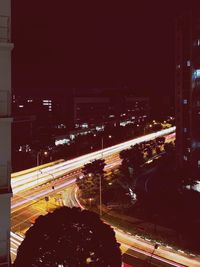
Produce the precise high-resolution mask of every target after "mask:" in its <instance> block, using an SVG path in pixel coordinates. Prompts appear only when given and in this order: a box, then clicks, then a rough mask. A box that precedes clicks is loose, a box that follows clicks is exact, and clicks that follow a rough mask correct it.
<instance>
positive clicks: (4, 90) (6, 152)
mask: <svg viewBox="0 0 200 267" xmlns="http://www.w3.org/2000/svg"><path fill="white" fill-rule="evenodd" d="M10 18H11V7H10V0H0V266H2V267H8V266H10V264H9V261H10V198H11V194H12V192H11V186H10V174H11V123H12V118H11V105H10V103H11V50H12V48H13V44H12V43H11V40H10Z"/></svg>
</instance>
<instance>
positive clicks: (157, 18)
mask: <svg viewBox="0 0 200 267" xmlns="http://www.w3.org/2000/svg"><path fill="white" fill-rule="evenodd" d="M116 2H117V3H118V4H117V3H116ZM138 2H139V3H140V4H138ZM134 3H135V4H134ZM136 3H137V4H136ZM177 9H178V5H177V4H176V5H174V1H153V0H152V1H148V0H144V1H141V0H140V1H86V0H85V1H67V0H57V1H55V0H54V1H53V0H28V1H27V0H17V1H12V39H13V42H14V44H15V49H14V51H13V58H12V60H13V66H12V68H13V83H12V86H13V89H14V91H15V92H20V93H21V92H24V91H26V90H30V91H31V90H35V91H40V90H43V91H47V92H48V90H58V91H59V90H61V91H62V90H70V88H76V87H79V88H83V90H84V88H87V87H90V88H91V87H94V88H97V87H103V88H121V87H130V88H132V89H133V91H134V92H135V93H136V94H139V95H140V94H141V95H147V96H154V95H158V96H159V95H172V96H173V91H174V19H175V15H176V13H177Z"/></svg>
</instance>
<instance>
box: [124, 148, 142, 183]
mask: <svg viewBox="0 0 200 267" xmlns="http://www.w3.org/2000/svg"><path fill="white" fill-rule="evenodd" d="M120 158H121V159H122V166H121V170H122V173H123V174H124V176H125V177H126V176H127V177H129V178H132V177H133V172H134V171H138V170H139V168H140V166H141V165H142V164H143V163H144V154H143V152H142V150H141V149H140V147H139V145H137V144H136V145H135V146H132V147H131V148H129V149H125V150H123V151H121V152H120ZM131 170H132V171H133V172H131Z"/></svg>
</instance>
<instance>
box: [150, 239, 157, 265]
mask: <svg viewBox="0 0 200 267" xmlns="http://www.w3.org/2000/svg"><path fill="white" fill-rule="evenodd" d="M157 248H158V244H155V245H154V248H153V251H152V253H151V256H150V260H149V265H150V266H151V261H152V257H153V254H154V252H155V250H156V249H157Z"/></svg>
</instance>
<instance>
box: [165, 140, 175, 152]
mask: <svg viewBox="0 0 200 267" xmlns="http://www.w3.org/2000/svg"><path fill="white" fill-rule="evenodd" d="M164 149H165V152H166V153H168V154H171V153H173V152H174V144H173V143H172V142H170V143H165V144H164Z"/></svg>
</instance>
